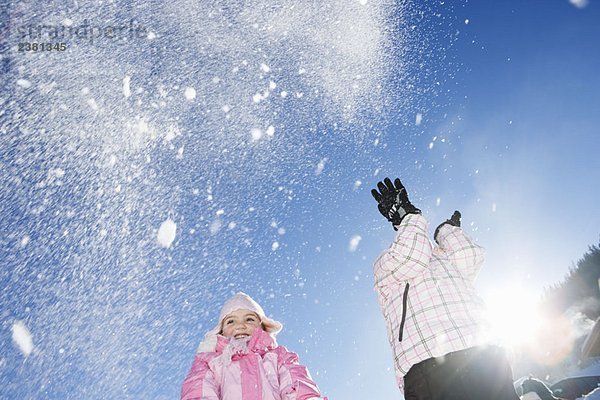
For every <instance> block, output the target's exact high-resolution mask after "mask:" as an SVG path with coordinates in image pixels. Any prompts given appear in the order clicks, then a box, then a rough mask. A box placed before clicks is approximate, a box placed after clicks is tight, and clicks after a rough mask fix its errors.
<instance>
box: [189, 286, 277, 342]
mask: <svg viewBox="0 0 600 400" xmlns="http://www.w3.org/2000/svg"><path fill="white" fill-rule="evenodd" d="M237 310H250V311H252V312H254V313H256V315H258V316H259V317H260V320H261V323H262V326H263V328H264V330H265V331H266V332H268V333H270V334H271V335H272V336H275V335H276V334H278V333H279V332H280V331H281V329H283V325H282V324H281V322H279V321H275V320H274V319H271V318H269V317H267V316H266V315H265V312H264V310H263V309H262V307H261V306H260V305H259V304H258V303H257V302H256V301H254V299H252V297H250V296H248V295H247V294H246V293H243V292H238V293H236V294H235V295H233V297H231V298H230V299H229V300H227V301H226V302H225V304H224V305H223V307H222V308H221V312H220V313H219V322H218V323H217V326H215V327H214V328H213V329H211V330H210V331H208V332H207V333H206V335H204V340H203V341H202V343H200V346H198V350H197V352H198V353H205V352H211V351H215V349H216V347H217V335H218V334H219V333H221V324H222V323H223V320H224V319H225V317H227V316H228V315H229V314H231V313H232V312H234V311H237Z"/></svg>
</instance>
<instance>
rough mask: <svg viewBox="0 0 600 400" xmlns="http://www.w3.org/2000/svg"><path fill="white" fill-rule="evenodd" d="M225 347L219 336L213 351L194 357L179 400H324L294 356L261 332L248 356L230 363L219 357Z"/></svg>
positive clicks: (234, 357)
mask: <svg viewBox="0 0 600 400" xmlns="http://www.w3.org/2000/svg"><path fill="white" fill-rule="evenodd" d="M228 343H229V339H227V338H226V337H224V336H221V335H219V336H218V340H217V347H216V351H214V352H210V353H197V354H196V357H195V359H194V363H193V364H192V369H191V370H190V372H189V374H188V376H187V377H186V378H185V381H184V382H183V387H182V388H181V400H327V398H322V397H321V394H320V393H319V388H318V387H317V385H316V384H315V383H314V382H313V381H312V379H311V377H310V374H309V372H308V370H307V369H306V368H305V367H303V366H302V365H300V364H298V356H297V355H296V354H295V353H292V352H289V351H288V350H287V349H286V348H285V347H283V346H277V344H276V342H275V340H274V339H273V337H272V336H271V335H269V334H268V333H267V332H265V331H263V330H262V329H257V330H256V331H254V334H253V335H252V337H251V339H250V342H249V343H248V350H249V351H248V353H245V354H241V353H238V354H233V355H231V361H229V360H225V357H226V356H227V354H223V350H224V349H225V348H226V346H227V344H228Z"/></svg>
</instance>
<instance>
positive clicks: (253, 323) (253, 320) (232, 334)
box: [221, 310, 261, 339]
mask: <svg viewBox="0 0 600 400" xmlns="http://www.w3.org/2000/svg"><path fill="white" fill-rule="evenodd" d="M260 326H261V321H260V317H259V316H258V315H257V314H256V313H255V312H252V311H250V310H235V311H233V312H232V313H231V314H229V315H228V316H226V317H225V319H223V326H222V329H221V332H222V335H223V336H225V337H227V338H230V339H231V338H236V339H239V338H242V337H245V336H250V335H252V334H253V333H254V331H255V330H256V328H260Z"/></svg>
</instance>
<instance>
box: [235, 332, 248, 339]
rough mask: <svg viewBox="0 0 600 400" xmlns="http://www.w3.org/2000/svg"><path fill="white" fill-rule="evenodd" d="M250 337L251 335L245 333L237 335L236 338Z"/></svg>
mask: <svg viewBox="0 0 600 400" xmlns="http://www.w3.org/2000/svg"><path fill="white" fill-rule="evenodd" d="M248 336H250V335H246V334H245V333H239V334H237V335H235V336H234V338H236V339H241V338H246V337H248Z"/></svg>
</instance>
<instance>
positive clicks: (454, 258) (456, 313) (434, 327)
mask: <svg viewBox="0 0 600 400" xmlns="http://www.w3.org/2000/svg"><path fill="white" fill-rule="evenodd" d="M377 186H378V189H379V191H377V190H375V189H373V190H372V194H373V197H375V200H377V202H378V204H379V211H380V212H381V214H382V215H383V216H384V217H386V218H387V219H388V220H389V221H390V222H391V223H392V225H393V227H394V229H395V230H397V234H396V237H395V239H394V241H393V243H392V244H391V246H390V247H389V248H388V249H387V250H385V251H384V252H383V253H382V254H381V255H380V256H379V257H378V259H377V260H376V261H375V264H374V267H373V272H374V276H375V290H376V292H377V297H378V300H379V305H380V308H381V311H382V313H383V316H384V318H385V320H386V325H387V333H388V339H389V342H390V346H391V348H392V352H393V357H394V367H395V371H396V378H397V381H398V385H399V387H400V389H401V390H402V389H404V397H405V399H406V400H454V399H456V400H458V399H460V400H469V399H474V400H475V399H477V400H483V399H485V400H518V399H519V397H518V396H517V394H516V392H515V390H514V387H513V385H512V372H511V369H510V365H509V363H508V361H507V358H506V356H505V354H504V352H503V351H502V350H501V349H500V348H498V347H495V346H488V345H486V343H485V341H486V338H487V337H488V336H489V335H488V333H487V332H486V324H485V322H484V317H483V313H484V309H483V304H482V302H481V300H480V299H479V297H478V296H477V294H476V292H475V288H474V281H475V278H476V277H477V273H478V272H479V269H480V267H481V265H482V263H483V260H484V250H483V249H482V248H481V247H479V246H478V245H476V244H475V243H473V241H472V240H471V239H470V238H469V237H468V236H467V235H466V234H465V233H464V232H463V231H462V229H461V228H460V217H461V215H460V213H459V212H458V211H456V212H455V213H454V214H453V215H452V217H451V218H450V219H449V220H447V221H445V222H444V223H442V224H441V225H440V226H438V228H437V229H436V231H435V234H434V239H435V242H436V243H437V245H436V246H433V245H432V243H431V242H430V240H429V238H428V231H427V221H426V219H425V218H424V217H423V216H422V215H421V211H420V210H419V209H418V208H416V207H415V206H413V205H412V204H411V203H410V201H409V200H408V195H407V193H406V190H405V188H404V186H403V185H402V183H401V182H400V180H399V179H396V180H395V182H394V183H392V182H391V180H390V179H388V178H386V179H385V180H384V181H383V182H379V183H378V185H377Z"/></svg>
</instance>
